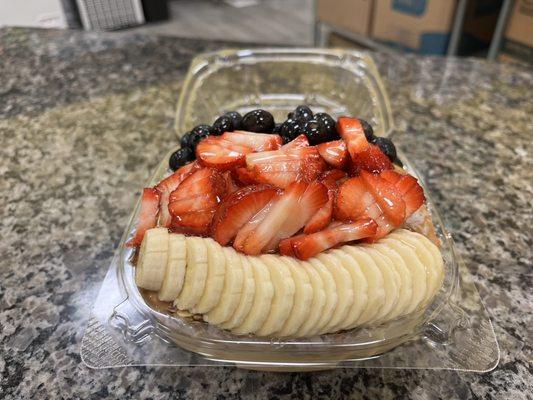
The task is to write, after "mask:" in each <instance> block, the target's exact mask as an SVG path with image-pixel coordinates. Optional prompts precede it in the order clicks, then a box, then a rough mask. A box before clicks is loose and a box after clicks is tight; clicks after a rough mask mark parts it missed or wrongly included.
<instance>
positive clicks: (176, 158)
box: [168, 147, 194, 171]
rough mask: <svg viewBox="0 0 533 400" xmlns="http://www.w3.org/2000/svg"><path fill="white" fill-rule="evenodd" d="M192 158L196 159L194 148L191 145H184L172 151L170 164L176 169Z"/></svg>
mask: <svg viewBox="0 0 533 400" xmlns="http://www.w3.org/2000/svg"><path fill="white" fill-rule="evenodd" d="M192 160H194V152H193V151H192V149H191V148H190V147H182V148H181V149H178V150H176V151H175V152H174V153H172V155H171V156H170V159H169V160H168V166H169V167H170V169H171V170H172V171H175V170H177V169H178V168H179V167H182V166H183V165H185V164H187V163H188V162H189V161H192Z"/></svg>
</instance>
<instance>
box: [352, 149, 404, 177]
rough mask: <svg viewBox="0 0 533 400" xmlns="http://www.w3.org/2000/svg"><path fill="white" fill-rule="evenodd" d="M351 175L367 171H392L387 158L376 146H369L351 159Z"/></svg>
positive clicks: (390, 163)
mask: <svg viewBox="0 0 533 400" xmlns="http://www.w3.org/2000/svg"><path fill="white" fill-rule="evenodd" d="M350 169H351V171H350V172H351V173H352V174H357V173H358V172H359V171H369V172H373V173H379V172H381V171H385V170H389V169H390V170H391V169H394V166H393V164H392V162H391V161H390V160H389V157H387V156H386V155H385V153H383V152H382V151H381V150H380V149H379V147H378V146H376V145H373V144H370V145H369V146H368V147H367V148H366V149H365V150H363V151H361V152H359V153H357V154H356V155H355V156H353V157H352V165H351V168H350Z"/></svg>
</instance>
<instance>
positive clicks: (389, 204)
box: [361, 171, 405, 226]
mask: <svg viewBox="0 0 533 400" xmlns="http://www.w3.org/2000/svg"><path fill="white" fill-rule="evenodd" d="M361 178H362V179H363V182H364V183H365V185H366V187H367V189H368V191H369V192H370V193H371V194H372V196H373V197H374V199H375V200H376V202H377V204H378V206H379V208H380V209H381V210H382V211H383V212H384V214H385V215H386V216H387V218H388V219H389V220H390V221H391V222H392V224H393V225H395V226H400V225H401V224H403V221H405V202H404V201H403V199H402V197H401V195H400V194H399V193H398V191H397V190H396V188H395V186H394V185H392V184H391V183H389V182H388V181H386V180H385V179H383V178H381V176H379V175H375V174H371V173H370V172H367V171H361Z"/></svg>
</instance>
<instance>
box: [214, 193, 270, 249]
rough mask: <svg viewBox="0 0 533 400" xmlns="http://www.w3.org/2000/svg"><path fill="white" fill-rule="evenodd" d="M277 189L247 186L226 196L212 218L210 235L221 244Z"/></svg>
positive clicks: (233, 234)
mask: <svg viewBox="0 0 533 400" xmlns="http://www.w3.org/2000/svg"><path fill="white" fill-rule="evenodd" d="M276 193H277V190H276V189H274V188H272V187H270V186H266V185H256V186H247V187H245V188H242V189H239V190H237V191H236V192H234V193H232V194H230V195H229V196H227V197H226V198H225V199H224V201H222V203H221V204H220V206H219V207H218V210H217V212H216V213H215V216H214V218H213V225H212V236H213V238H214V239H215V240H216V241H217V242H218V243H220V244H221V245H222V246H225V245H227V244H228V243H229V242H230V241H231V240H233V238H234V237H235V236H236V235H237V232H238V231H239V229H241V228H242V226H243V225H244V224H246V223H247V222H248V221H250V220H251V219H252V217H253V216H254V215H256V214H257V213H258V212H259V211H260V210H261V209H262V208H263V207H265V206H266V205H267V203H268V202H269V201H270V200H271V199H272V197H273V196H274V195H275V194H276Z"/></svg>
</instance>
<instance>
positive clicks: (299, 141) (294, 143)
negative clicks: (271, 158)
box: [281, 134, 309, 150]
mask: <svg viewBox="0 0 533 400" xmlns="http://www.w3.org/2000/svg"><path fill="white" fill-rule="evenodd" d="M301 147H309V140H307V136H305V135H304V134H301V135H300V136H296V137H295V138H294V139H293V140H291V141H290V142H289V143H287V144H284V145H283V146H281V148H282V150H289V149H294V148H301Z"/></svg>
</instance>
